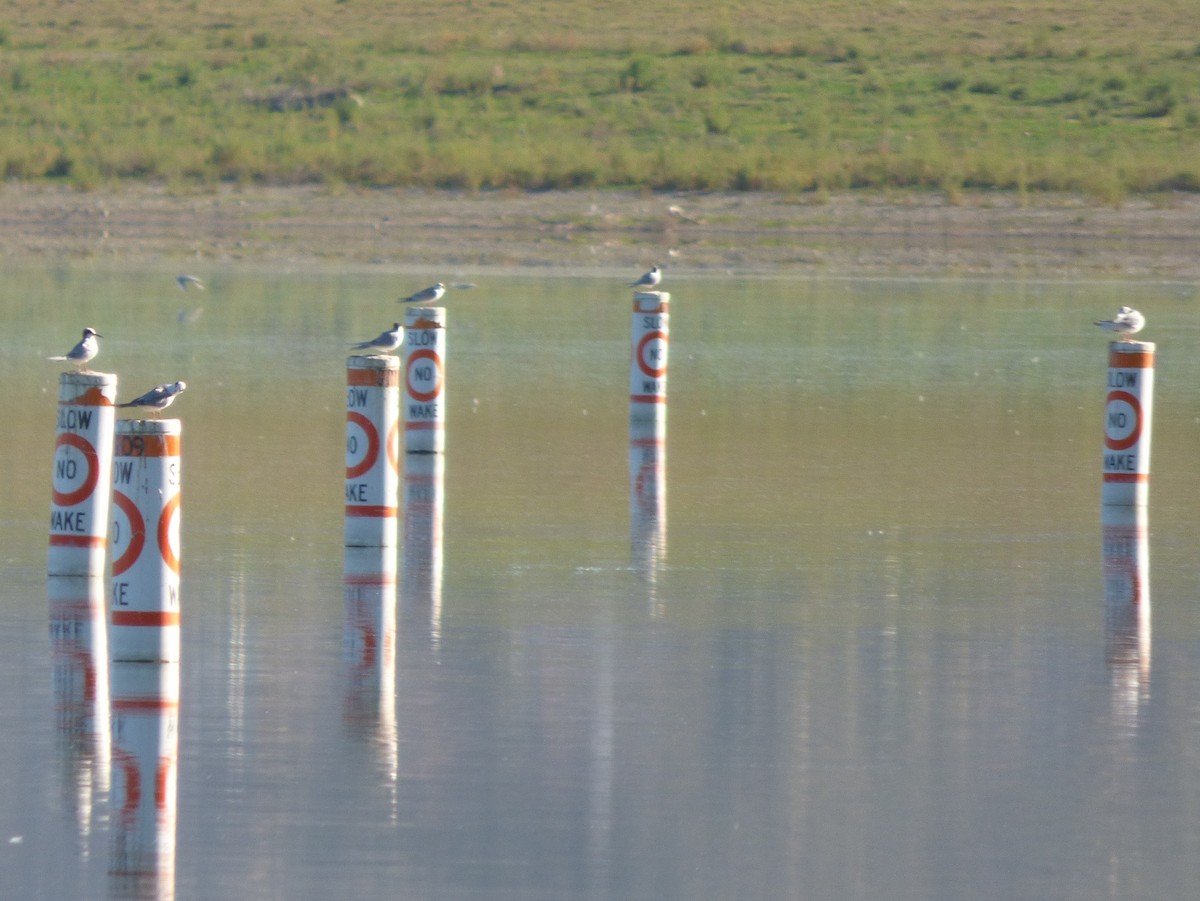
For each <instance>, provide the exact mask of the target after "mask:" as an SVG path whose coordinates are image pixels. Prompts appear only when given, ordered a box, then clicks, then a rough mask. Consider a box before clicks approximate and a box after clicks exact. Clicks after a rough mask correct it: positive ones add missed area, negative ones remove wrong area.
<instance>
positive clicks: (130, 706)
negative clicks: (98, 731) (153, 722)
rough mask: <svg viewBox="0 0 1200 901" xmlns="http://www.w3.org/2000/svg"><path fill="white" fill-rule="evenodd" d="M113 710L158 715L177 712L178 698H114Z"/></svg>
mask: <svg viewBox="0 0 1200 901" xmlns="http://www.w3.org/2000/svg"><path fill="white" fill-rule="evenodd" d="M111 703H112V709H113V710H119V711H121V712H122V713H156V712H158V711H160V710H177V709H178V708H179V700H178V699H177V698H120V699H117V698H114V699H113V700H112V702H111Z"/></svg>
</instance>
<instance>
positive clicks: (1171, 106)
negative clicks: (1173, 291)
mask: <svg viewBox="0 0 1200 901" xmlns="http://www.w3.org/2000/svg"><path fill="white" fill-rule="evenodd" d="M1189 6H1190V4H1187V3H1178V2H1176V0H1147V2H1143V3H1142V4H1140V5H1137V6H1136V8H1135V7H1130V6H1129V4H1127V3H1123V2H1118V0H1093V2H1078V3H1071V2H1068V3H1064V4H1060V5H1057V6H1054V5H1051V6H1047V5H1046V4H1045V3H1044V2H1041V0H1039V2H1034V0H1010V2H1008V3H999V2H995V0H986V2H966V0H957V2H955V0H949V2H945V0H943V2H934V0H909V2H907V3H903V4H900V3H896V2H894V0H860V2H850V0H828V2H816V3H805V4H798V3H794V2H791V0H747V2H743V3H741V4H740V5H733V6H729V5H718V4H716V3H711V4H708V5H705V4H704V3H703V2H701V3H688V2H684V0H662V2H656V3H650V4H647V3H632V2H628V0H616V2H610V3H607V4H604V5H602V6H598V5H596V4H582V3H571V2H566V0H542V2H540V3H532V4H530V3H520V4H518V3H515V2H509V3H493V4H486V3H481V2H478V0H460V2H453V0H452V2H445V3H432V2H428V0H422V2H405V3H403V4H395V5H387V6H385V5H382V4H379V3H376V2H367V0H331V2H322V3H319V4H318V3H312V4H310V5H309V6H307V7H304V6H299V7H298V6H295V5H294V4H293V3H291V2H283V0H261V2H258V3H254V4H243V5H236V4H230V3H227V2H221V0H217V2H203V3H201V2H199V0H195V2H168V0H143V2H136V0H133V2H123V3H119V4H118V3H116V2H114V0H95V2H92V3H82V2H61V3H57V4H54V5H53V6H49V7H47V6H45V5H44V4H41V3H34V2H30V0H17V2H13V3H10V4H8V5H7V6H6V7H5V8H4V9H3V10H0V170H2V171H3V173H4V176H5V178H6V179H9V180H20V181H32V182H36V181H42V180H47V181H56V182H67V183H70V184H72V185H75V186H78V187H81V188H91V187H99V186H113V185H119V184H120V183H122V182H124V181H128V180H142V181H146V180H149V181H154V182H159V183H163V184H166V185H168V186H171V187H172V188H175V189H178V190H193V189H196V188H204V187H205V186H211V185H214V184H217V183H219V182H235V183H270V184H289V183H324V184H328V185H331V186H338V185H343V184H354V185H369V186H395V185H427V186H437V187H452V188H466V189H483V188H518V189H539V188H570V187H605V186H623V187H630V186H632V187H641V188H646V189H651V190H667V189H701V190H708V189H733V190H774V191H783V192H789V193H795V194H800V193H804V192H815V193H818V194H819V193H820V192H824V191H829V190H844V189H869V190H880V189H883V190H888V189H907V188H918V189H936V190H941V191H945V192H947V193H948V194H950V195H951V196H955V195H957V194H958V193H960V192H962V191H966V190H996V189H998V190H1004V191H1013V192H1029V191H1071V192H1078V193H1082V194H1085V195H1088V196H1090V197H1093V198H1095V199H1098V200H1103V201H1107V202H1117V201H1119V200H1120V199H1121V198H1123V197H1125V196H1128V195H1130V194H1143V195H1148V194H1155V193H1158V192H1167V191H1192V192H1195V191H1200V37H1197V36H1196V35H1195V34H1194V19H1195V16H1194V10H1190V9H1189V8H1188V7H1189Z"/></svg>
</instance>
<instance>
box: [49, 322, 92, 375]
mask: <svg viewBox="0 0 1200 901" xmlns="http://www.w3.org/2000/svg"><path fill="white" fill-rule="evenodd" d="M103 337H104V336H103V335H102V334H100V333H99V332H98V331H96V330H95V329H94V328H85V329H84V330H83V337H82V338H80V339H79V343H78V344H76V345H75V346H74V347H72V348H71V349H70V350H69V351H67V352H66V353H65V354H63V355H62V356H61V357H46V359H47V360H63V361H65V362H67V363H73V364H74V365H75V366H76V368H80V367H83V366H86V365H87V364H88V363H90V362H91V361H92V360H93V359H94V358H95V356H96V354H98V353H100V342H99V341H97V340H96V339H97V338H103Z"/></svg>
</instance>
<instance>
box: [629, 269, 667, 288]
mask: <svg viewBox="0 0 1200 901" xmlns="http://www.w3.org/2000/svg"><path fill="white" fill-rule="evenodd" d="M661 281H662V270H661V269H659V268H658V267H657V266H651V267H650V271H649V272H647V273H646V274H645V275H643V276H642V277H641V278H639V279H638V280H637V281H636V282H630V283H629V287H631V288H653V287H654V286H655V285H657V284H658V283H659V282H661Z"/></svg>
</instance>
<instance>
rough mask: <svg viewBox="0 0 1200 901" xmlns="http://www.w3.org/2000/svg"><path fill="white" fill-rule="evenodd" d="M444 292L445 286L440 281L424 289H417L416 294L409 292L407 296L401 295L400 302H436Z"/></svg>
mask: <svg viewBox="0 0 1200 901" xmlns="http://www.w3.org/2000/svg"><path fill="white" fill-rule="evenodd" d="M445 293H446V286H445V285H443V284H442V283H441V282H438V283H437V284H436V285H433V286H431V287H429V288H426V289H425V290H424V291H418V292H417V293H416V294H410V295H408V297H401V298H400V301H399V302H400V303H437V302H438V301H439V300H441V299H442V295H444V294H445Z"/></svg>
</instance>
